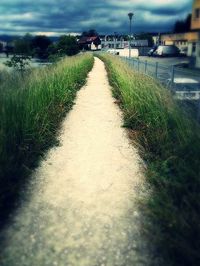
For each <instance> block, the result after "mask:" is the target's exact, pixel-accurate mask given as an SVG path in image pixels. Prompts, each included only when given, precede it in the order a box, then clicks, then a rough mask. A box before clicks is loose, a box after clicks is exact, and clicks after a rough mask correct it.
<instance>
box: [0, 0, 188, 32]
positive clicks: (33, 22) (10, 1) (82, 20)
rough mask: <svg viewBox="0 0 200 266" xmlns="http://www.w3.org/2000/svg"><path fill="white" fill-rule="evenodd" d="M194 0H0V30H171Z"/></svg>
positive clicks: (185, 13)
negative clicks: (130, 19)
mask: <svg viewBox="0 0 200 266" xmlns="http://www.w3.org/2000/svg"><path fill="white" fill-rule="evenodd" d="M192 2H193V0H120V1H119V0H0V34H10V35H13V34H16V35H23V34H25V33H27V32H30V33H32V34H46V35H48V36H56V35H58V36H59V35H62V34H77V33H81V32H82V31H86V30H89V29H96V31H97V32H98V33H99V34H113V33H114V32H117V33H119V34H125V33H127V32H128V29H129V27H128V26H129V20H128V16H127V14H128V13H129V12H133V13H134V18H133V23H132V25H133V33H134V32H135V33H137V32H165V31H170V30H171V29H172V27H173V24H174V22H175V21H176V20H178V19H184V18H185V17H186V16H187V14H188V13H191V9H192Z"/></svg>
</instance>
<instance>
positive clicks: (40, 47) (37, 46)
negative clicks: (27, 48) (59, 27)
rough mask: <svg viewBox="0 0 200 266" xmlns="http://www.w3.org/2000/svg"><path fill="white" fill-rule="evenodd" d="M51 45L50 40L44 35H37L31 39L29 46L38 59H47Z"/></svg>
mask: <svg viewBox="0 0 200 266" xmlns="http://www.w3.org/2000/svg"><path fill="white" fill-rule="evenodd" d="M51 44H52V42H51V40H50V39H49V38H48V37H47V36H45V35H38V36H35V37H34V38H33V39H32V42H31V46H32V49H33V51H34V54H35V55H36V56H38V57H39V58H44V59H45V58H47V57H48V52H47V50H48V47H49V46H50V45H51Z"/></svg>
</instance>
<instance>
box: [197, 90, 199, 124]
mask: <svg viewBox="0 0 200 266" xmlns="http://www.w3.org/2000/svg"><path fill="white" fill-rule="evenodd" d="M199 96H200V95H199ZM197 121H198V122H200V99H199V102H198V110H197Z"/></svg>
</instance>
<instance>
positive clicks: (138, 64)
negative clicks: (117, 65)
mask: <svg viewBox="0 0 200 266" xmlns="http://www.w3.org/2000/svg"><path fill="white" fill-rule="evenodd" d="M139 71H140V60H138V72H139Z"/></svg>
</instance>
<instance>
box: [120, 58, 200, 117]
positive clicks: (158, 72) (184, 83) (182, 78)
mask: <svg viewBox="0 0 200 266" xmlns="http://www.w3.org/2000/svg"><path fill="white" fill-rule="evenodd" d="M121 59H122V60H124V61H125V62H126V63H127V64H129V65H130V66H131V67H133V68H134V69H135V70H136V71H138V72H140V73H143V74H145V75H148V76H150V77H153V78H156V79H158V80H159V81H160V82H161V83H162V84H163V85H164V86H165V87H166V88H168V89H169V90H170V91H171V92H172V94H173V96H174V98H175V99H176V100H182V104H187V105H188V102H189V105H192V106H193V108H194V109H195V116H197V119H198V120H200V72H199V73H198V71H195V70H189V69H184V68H180V67H177V66H174V65H173V66H168V65H163V64H161V63H159V62H149V61H147V60H140V59H135V58H129V57H121Z"/></svg>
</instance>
